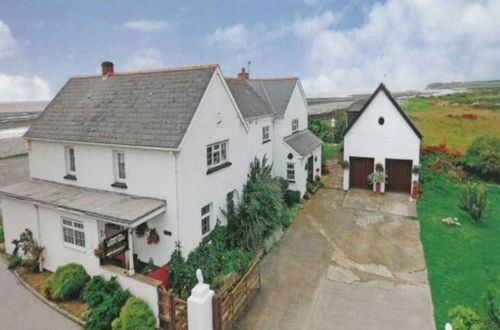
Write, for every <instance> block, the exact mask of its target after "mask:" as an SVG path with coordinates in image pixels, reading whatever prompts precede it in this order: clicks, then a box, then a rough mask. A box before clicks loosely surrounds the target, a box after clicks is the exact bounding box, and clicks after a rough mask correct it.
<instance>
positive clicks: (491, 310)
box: [483, 290, 500, 329]
mask: <svg viewBox="0 0 500 330" xmlns="http://www.w3.org/2000/svg"><path fill="white" fill-rule="evenodd" d="M483 301H484V309H485V311H486V316H487V317H488V321H489V322H490V323H491V325H492V328H493V327H496V328H498V329H500V294H499V291H498V290H497V291H496V293H494V292H493V291H488V292H487V293H486V295H485V296H484V299H483Z"/></svg>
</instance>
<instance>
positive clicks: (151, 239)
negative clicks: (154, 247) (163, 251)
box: [147, 228, 160, 245]
mask: <svg viewBox="0 0 500 330" xmlns="http://www.w3.org/2000/svg"><path fill="white" fill-rule="evenodd" d="M159 240H160V236H159V235H158V233H157V232H156V229H155V228H152V229H151V230H150V231H149V234H148V239H147V243H148V244H150V245H151V244H156V243H158V241H159Z"/></svg>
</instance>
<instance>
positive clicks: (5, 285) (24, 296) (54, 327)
mask: <svg viewBox="0 0 500 330" xmlns="http://www.w3.org/2000/svg"><path fill="white" fill-rule="evenodd" d="M0 292H1V294H2V305H1V307H0V329H30V330H73V329H74V330H77V329H82V327H80V326H79V325H78V324H76V323H75V322H73V321H71V320H70V319H68V318H67V317H65V316H63V315H61V314H59V313H58V312H56V311H55V310H53V309H52V308H50V307H49V306H47V305H46V304H45V303H43V302H42V301H41V300H39V299H38V298H36V297H35V296H34V295H33V294H32V293H30V292H29V291H28V290H26V288H25V287H24V286H23V285H22V284H21V283H19V282H18V281H17V279H16V277H14V275H13V274H12V273H11V272H10V271H8V270H7V267H6V265H5V263H4V262H3V261H2V260H0Z"/></svg>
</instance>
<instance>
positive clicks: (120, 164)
mask: <svg viewBox="0 0 500 330" xmlns="http://www.w3.org/2000/svg"><path fill="white" fill-rule="evenodd" d="M113 158H114V160H113V161H114V163H115V164H114V168H115V181H117V182H125V179H126V178H127V175H126V171H125V153H123V152H122V151H114V152H113Z"/></svg>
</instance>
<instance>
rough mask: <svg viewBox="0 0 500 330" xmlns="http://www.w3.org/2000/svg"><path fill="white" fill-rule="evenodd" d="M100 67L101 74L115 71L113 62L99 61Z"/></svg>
mask: <svg viewBox="0 0 500 330" xmlns="http://www.w3.org/2000/svg"><path fill="white" fill-rule="evenodd" d="M101 67H102V75H103V76H109V75H111V74H113V72H115V70H114V67H113V62H108V61H106V62H102V63H101Z"/></svg>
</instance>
